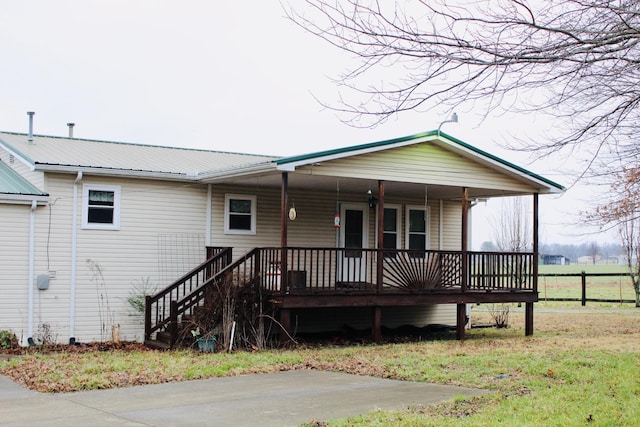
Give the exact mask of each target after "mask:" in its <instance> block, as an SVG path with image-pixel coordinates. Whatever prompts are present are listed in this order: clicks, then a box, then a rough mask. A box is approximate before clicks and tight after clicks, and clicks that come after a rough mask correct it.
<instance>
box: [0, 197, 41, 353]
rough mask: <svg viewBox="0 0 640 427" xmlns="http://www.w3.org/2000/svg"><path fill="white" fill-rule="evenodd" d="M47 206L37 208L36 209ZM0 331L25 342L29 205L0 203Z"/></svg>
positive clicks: (39, 209)
mask: <svg viewBox="0 0 640 427" xmlns="http://www.w3.org/2000/svg"><path fill="white" fill-rule="evenodd" d="M45 209H46V208H43V207H39V208H38V211H42V210H45ZM0 210H2V221H0V236H2V241H3V249H4V250H2V251H0V266H2V274H0V301H1V302H2V308H1V309H0V330H9V331H11V332H13V333H14V334H16V336H17V337H18V339H19V340H21V341H23V342H25V341H26V339H27V338H28V337H27V336H26V334H27V310H28V293H29V286H28V284H29V215H30V210H31V206H29V205H14V204H0Z"/></svg>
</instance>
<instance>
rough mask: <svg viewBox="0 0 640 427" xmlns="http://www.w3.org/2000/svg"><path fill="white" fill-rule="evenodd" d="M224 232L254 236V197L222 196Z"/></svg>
mask: <svg viewBox="0 0 640 427" xmlns="http://www.w3.org/2000/svg"><path fill="white" fill-rule="evenodd" d="M224 232H225V233H227V234H256V196H244V195H238V194H226V195H225V196H224Z"/></svg>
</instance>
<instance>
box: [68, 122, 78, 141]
mask: <svg viewBox="0 0 640 427" xmlns="http://www.w3.org/2000/svg"><path fill="white" fill-rule="evenodd" d="M75 125H76V124H75V123H67V126H69V138H73V127H74V126H75Z"/></svg>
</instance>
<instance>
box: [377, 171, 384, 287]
mask: <svg viewBox="0 0 640 427" xmlns="http://www.w3.org/2000/svg"><path fill="white" fill-rule="evenodd" d="M376 237H377V247H378V250H377V252H376V285H377V288H378V291H381V290H382V283H383V280H382V279H383V275H384V269H383V264H382V263H383V261H384V254H383V251H382V250H383V249H384V181H382V180H380V181H378V229H377V230H376Z"/></svg>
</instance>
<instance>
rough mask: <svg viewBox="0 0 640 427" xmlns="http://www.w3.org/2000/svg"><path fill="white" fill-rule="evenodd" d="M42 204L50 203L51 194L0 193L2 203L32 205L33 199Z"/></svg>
mask: <svg viewBox="0 0 640 427" xmlns="http://www.w3.org/2000/svg"><path fill="white" fill-rule="evenodd" d="M34 200H35V201H36V203H37V204H38V205H40V206H42V205H46V204H48V203H49V196H35V195H29V194H0V203H6V204H15V205H30V204H31V203H33V201H34Z"/></svg>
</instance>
